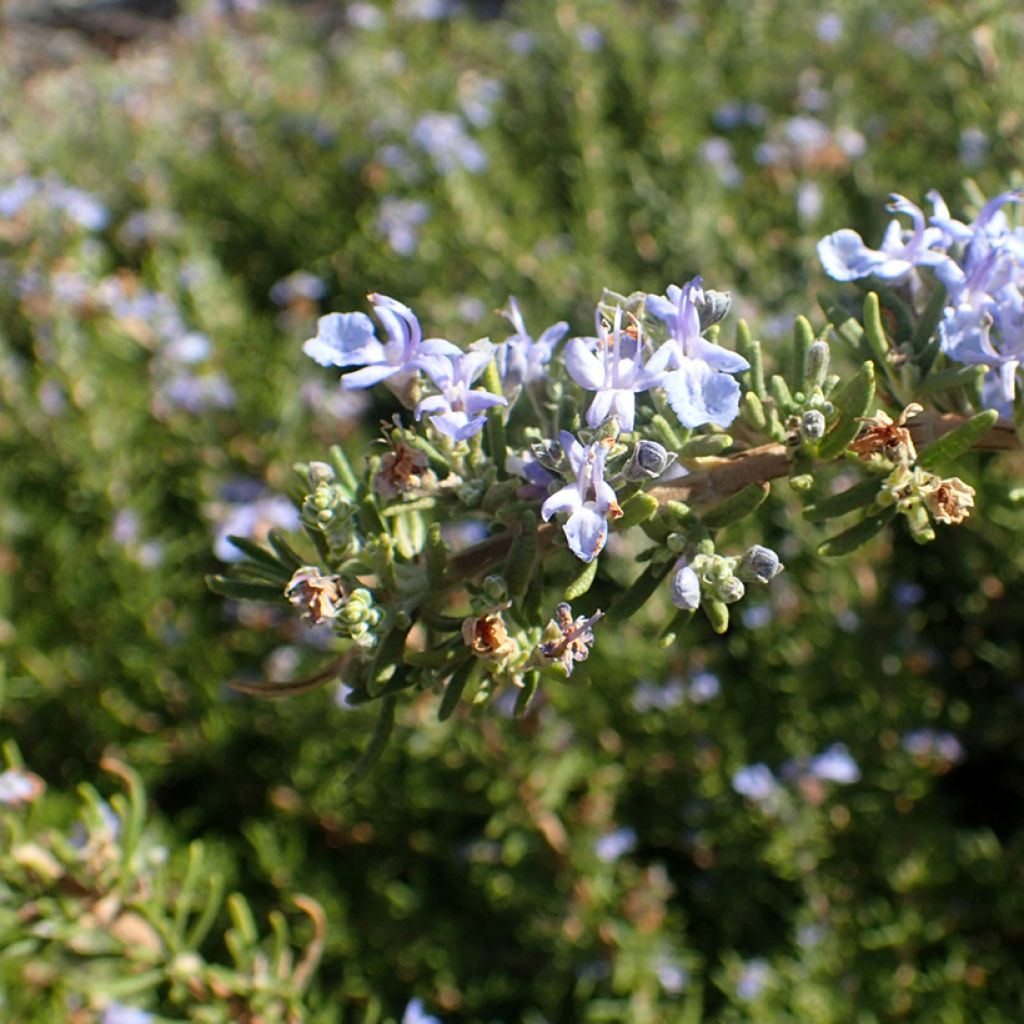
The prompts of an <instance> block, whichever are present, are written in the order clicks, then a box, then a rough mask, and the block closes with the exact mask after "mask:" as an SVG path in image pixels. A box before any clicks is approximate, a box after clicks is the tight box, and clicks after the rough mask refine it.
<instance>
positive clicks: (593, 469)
mask: <svg viewBox="0 0 1024 1024" xmlns="http://www.w3.org/2000/svg"><path fill="white" fill-rule="evenodd" d="M559 440H560V442H561V444H562V450H563V451H564V452H565V454H566V456H567V457H568V459H569V463H570V465H571V466H572V470H573V472H574V473H575V474H576V480H575V482H573V483H571V484H569V485H568V486H566V487H563V488H562V489H561V490H559V491H555V493H554V494H552V495H551V496H550V497H549V498H548V499H547V501H545V502H544V504H543V505H542V506H541V510H540V514H541V518H542V519H543V520H544V522H548V521H549V520H550V519H551V517H552V516H553V515H554V514H555V513H556V512H568V513H569V518H568V519H567V520H566V521H565V524H564V525H563V527H562V529H563V531H564V532H565V539H566V540H567V541H568V542H569V549H570V550H571V551H572V553H573V554H574V555H575V556H576V557H577V558H579V559H582V561H584V562H591V561H593V560H594V559H595V558H596V557H597V556H598V555H599V554H600V553H601V551H602V549H603V548H604V545H605V542H606V541H607V540H608V519H609V518H612V519H618V518H619V516H621V515H622V509H621V508H619V503H618V501H617V499H616V497H615V491H614V490H612V488H611V485H610V484H608V483H606V482H605V479H604V463H605V459H606V458H607V456H608V448H607V446H606V444H605V443H604V442H601V441H595V442H594V443H593V444H590V445H587V446H586V447H584V446H583V445H582V444H580V443H579V441H577V440H576V439H575V438H574V437H573V436H572V434H570V433H569V432H568V431H567V430H563V431H562V433H561V434H560V435H559Z"/></svg>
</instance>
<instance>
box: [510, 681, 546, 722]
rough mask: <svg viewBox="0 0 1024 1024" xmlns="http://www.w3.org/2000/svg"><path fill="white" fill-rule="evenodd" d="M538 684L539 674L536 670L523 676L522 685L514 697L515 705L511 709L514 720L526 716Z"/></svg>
mask: <svg viewBox="0 0 1024 1024" xmlns="http://www.w3.org/2000/svg"><path fill="white" fill-rule="evenodd" d="M539 684H540V673H539V672H538V671H537V670H536V669H534V670H533V671H532V672H527V673H526V674H525V675H524V676H523V685H522V686H521V687H520V688H519V693H518V694H517V695H516V705H515V707H514V708H513V709H512V714H513V716H514V717H515V718H522V716H523V715H525V714H526V711H527V709H528V708H529V706H530V701H531V700H533V695H534V694H535V693H536V692H537V687H538V685H539Z"/></svg>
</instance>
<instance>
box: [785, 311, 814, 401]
mask: <svg viewBox="0 0 1024 1024" xmlns="http://www.w3.org/2000/svg"><path fill="white" fill-rule="evenodd" d="M813 341H814V328H813V327H811V322H810V320H808V319H807V317H805V316H798V317H797V318H796V319H795V320H794V321H793V372H792V374H791V377H790V379H791V380H792V381H793V385H794V387H797V388H803V387H804V379H805V378H806V376H807V374H806V369H805V367H806V364H807V350H808V349H809V348H810V347H811V344H812V342H813Z"/></svg>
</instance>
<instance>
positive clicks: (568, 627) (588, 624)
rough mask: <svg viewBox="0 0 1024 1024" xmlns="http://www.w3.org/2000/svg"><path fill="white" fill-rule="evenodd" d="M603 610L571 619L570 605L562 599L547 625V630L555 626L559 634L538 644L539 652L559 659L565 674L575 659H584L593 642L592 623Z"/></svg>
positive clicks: (602, 613)
mask: <svg viewBox="0 0 1024 1024" xmlns="http://www.w3.org/2000/svg"><path fill="white" fill-rule="evenodd" d="M603 616H604V612H602V611H597V612H595V613H594V614H593V615H591V616H590V618H587V617H586V616H583V615H580V616H579V617H578V618H576V619H573V617H572V607H571V606H570V605H569V604H568V603H566V602H565V601H563V602H562V603H561V604H559V605H558V607H557V608H556V609H555V617H554V620H553V621H552V622H551V623H550V624H549V625H548V632H553V631H554V630H555V629H556V628H557V630H558V632H559V633H561V636H560V637H559V638H558V639H556V640H549V641H547V642H546V643H542V644H541V645H540V648H539V649H540V653H541V654H543V655H544V657H545V658H550V659H551V660H552V661H559V662H561V664H562V668H564V669H565V674H566V675H567V676H571V675H572V670H573V667H574V665H575V663H576V662H577V661H586V660H587V658H588V657H589V656H590V647H591V644H593V642H594V624H595V623H596V622H597V621H598V619H601V618H603Z"/></svg>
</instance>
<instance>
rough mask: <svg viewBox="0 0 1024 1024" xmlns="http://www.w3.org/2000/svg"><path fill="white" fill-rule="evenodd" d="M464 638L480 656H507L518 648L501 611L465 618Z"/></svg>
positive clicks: (467, 644)
mask: <svg viewBox="0 0 1024 1024" xmlns="http://www.w3.org/2000/svg"><path fill="white" fill-rule="evenodd" d="M462 639H463V642H464V643H465V644H466V646H467V647H468V648H469V649H470V650H471V651H472V652H473V653H474V654H475V655H476V656H477V657H479V658H505V657H508V655H510V654H514V653H515V650H516V645H515V641H513V640H512V638H511V637H510V636H509V635H508V629H507V628H506V626H505V620H504V619H502V617H501V612H494V613H487V614H484V615H471V616H469V617H468V618H467V619H465V620H463V623H462Z"/></svg>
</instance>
